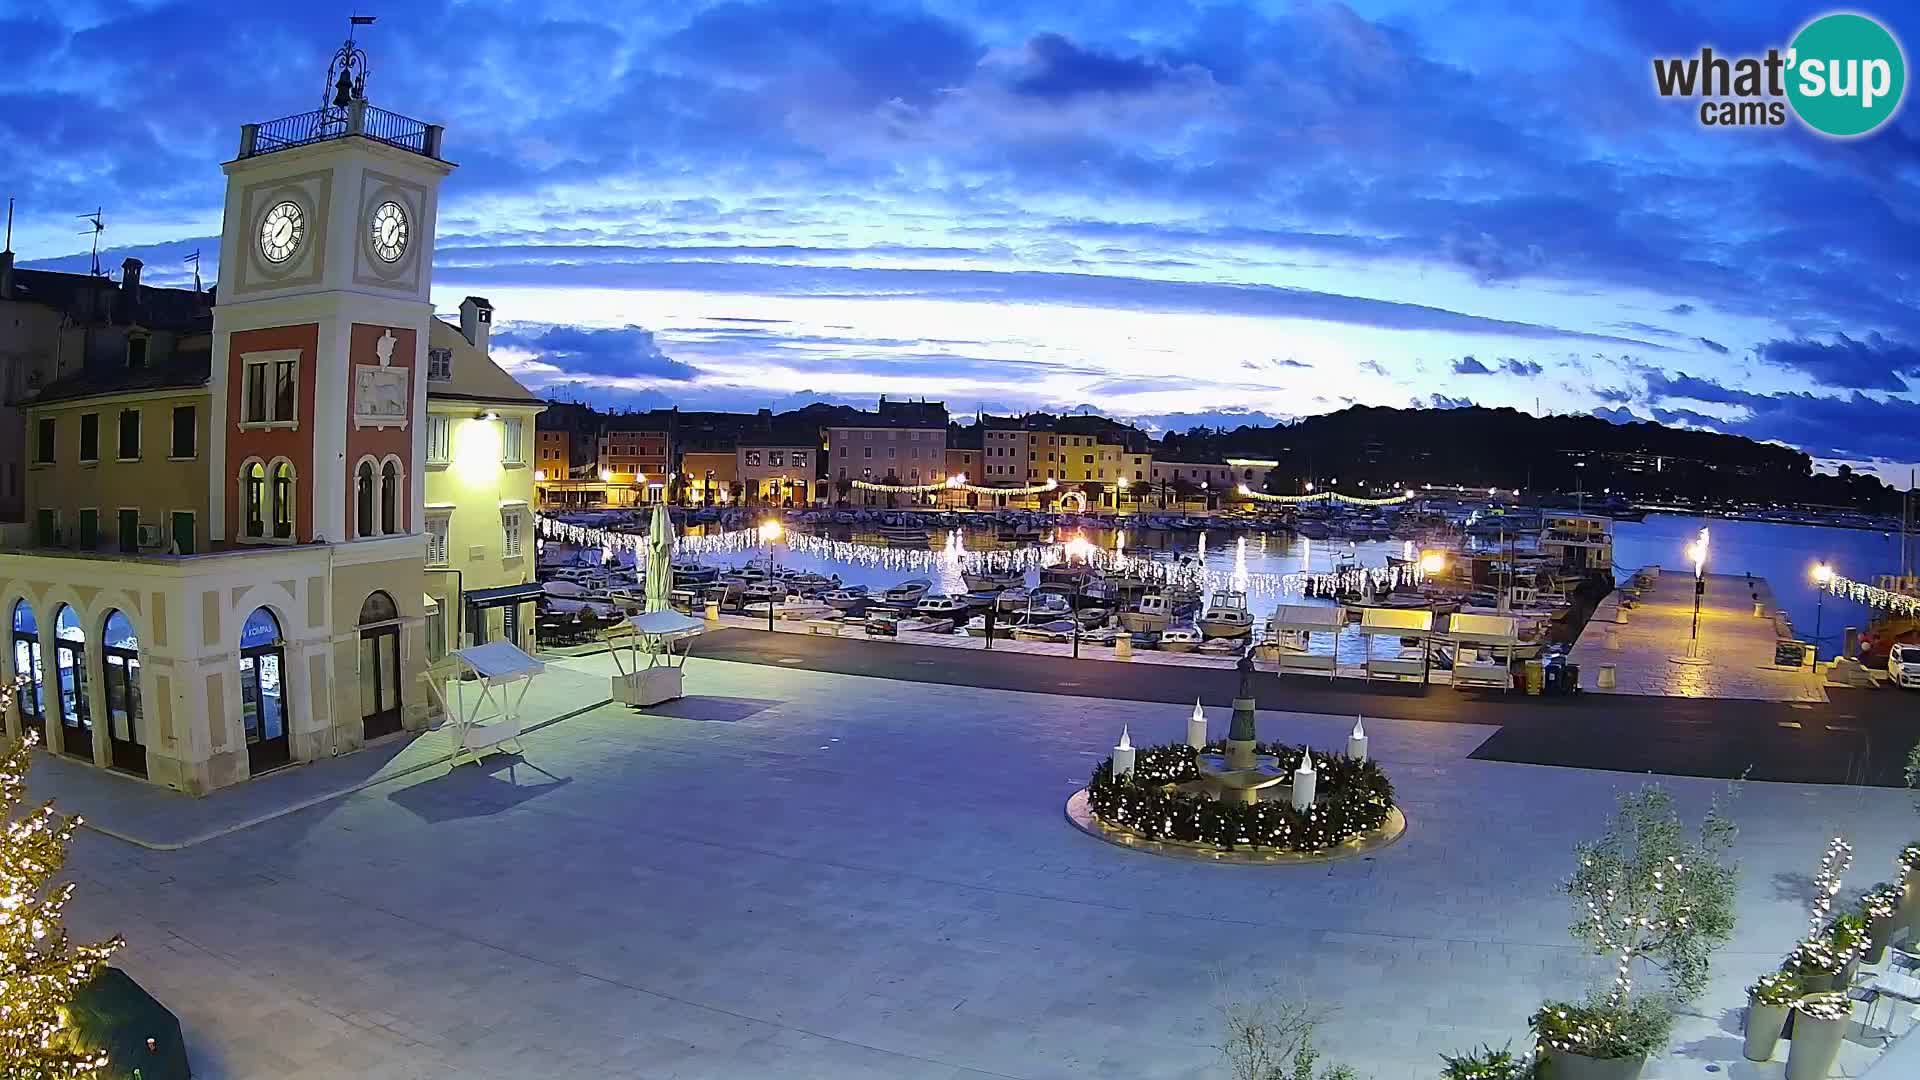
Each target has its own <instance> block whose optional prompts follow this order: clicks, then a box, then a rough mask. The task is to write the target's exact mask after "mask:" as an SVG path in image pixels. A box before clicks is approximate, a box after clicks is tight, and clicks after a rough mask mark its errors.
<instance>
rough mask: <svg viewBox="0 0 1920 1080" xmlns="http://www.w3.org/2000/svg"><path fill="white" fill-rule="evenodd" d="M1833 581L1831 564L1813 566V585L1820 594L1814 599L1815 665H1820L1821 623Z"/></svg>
mask: <svg viewBox="0 0 1920 1080" xmlns="http://www.w3.org/2000/svg"><path fill="white" fill-rule="evenodd" d="M1832 580H1833V566H1832V565H1831V564H1829V563H1815V564H1813V584H1814V587H1815V588H1816V589H1818V590H1819V592H1818V593H1817V594H1816V595H1815V596H1814V598H1813V663H1814V666H1815V667H1818V666H1819V665H1820V622H1821V618H1822V616H1824V615H1825V614H1826V607H1827V585H1828V583H1829V582H1831V581H1832Z"/></svg>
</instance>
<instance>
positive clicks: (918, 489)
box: [852, 476, 1060, 495]
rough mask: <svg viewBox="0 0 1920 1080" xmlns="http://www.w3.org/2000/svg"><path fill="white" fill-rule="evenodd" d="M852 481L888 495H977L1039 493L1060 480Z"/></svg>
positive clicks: (948, 479)
mask: <svg viewBox="0 0 1920 1080" xmlns="http://www.w3.org/2000/svg"><path fill="white" fill-rule="evenodd" d="M852 483H853V486H854V488H855V489H857V490H859V491H878V492H882V493H884V494H888V495H932V494H935V493H936V492H941V491H971V492H974V493H975V494H978V495H1039V494H1042V493H1044V492H1048V491H1053V490H1055V489H1057V488H1058V487H1059V486H1060V481H1058V480H1054V479H1052V478H1048V480H1047V481H1046V482H1045V483H1042V484H1030V485H1028V486H1026V487H993V486H990V485H987V484H973V483H968V482H967V478H966V477H965V476H949V477H947V478H946V479H945V480H936V481H934V482H933V483H931V484H876V483H874V482H873V481H871V480H855V481H852Z"/></svg>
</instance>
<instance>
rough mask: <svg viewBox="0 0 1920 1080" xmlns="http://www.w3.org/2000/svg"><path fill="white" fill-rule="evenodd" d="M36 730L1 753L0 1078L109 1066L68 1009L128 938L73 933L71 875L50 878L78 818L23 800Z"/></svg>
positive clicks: (57, 1075) (6, 702) (2, 699)
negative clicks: (81, 939)
mask: <svg viewBox="0 0 1920 1080" xmlns="http://www.w3.org/2000/svg"><path fill="white" fill-rule="evenodd" d="M12 704H13V688H12V687H11V686H9V687H6V688H4V689H3V690H0V714H4V712H5V710H6V709H8V708H10V707H11V706H12ZM38 738H39V736H38V735H34V734H29V735H28V736H27V738H25V739H23V740H20V741H18V742H15V743H14V744H13V745H11V746H9V747H8V748H7V749H6V751H5V752H4V753H3V754H0V804H4V813H5V819H6V820H5V832H4V835H0V1080H64V1078H67V1077H80V1076H88V1075H92V1074H95V1073H98V1072H99V1071H100V1070H102V1069H104V1068H106V1066H107V1058H106V1055H105V1054H102V1053H97V1052H86V1051H82V1050H80V1049H78V1048H76V1047H75V1046H74V1045H73V1038H72V1028H71V1026H70V1023H69V1016H68V1008H69V1006H70V1005H71V1003H72V1002H73V999H74V995H75V994H76V993H78V992H79V991H80V989H81V988H82V987H85V986H86V985H87V984H88V983H89V982H91V981H93V978H94V976H95V975H97V974H99V972H100V970H101V969H102V968H103V967H105V966H106V963H107V959H108V958H109V957H111V956H112V955H113V954H114V953H115V952H116V951H117V950H118V949H119V948H120V947H121V945H122V944H124V943H123V942H122V941H121V940H120V938H118V937H114V938H110V939H108V940H106V941H103V942H101V943H99V944H97V945H81V944H76V943H75V942H74V941H72V940H71V939H70V938H68V937H67V931H66V927H65V925H64V923H63V919H64V917H65V914H66V906H67V900H68V899H69V898H70V897H71V896H72V895H73V884H72V883H71V882H66V883H60V884H56V883H55V882H54V880H53V879H54V877H55V876H56V875H58V874H59V873H60V870H61V868H62V867H63V866H64V865H65V864H66V861H67V843H68V841H69V840H71V839H72V838H73V831H74V829H75V828H77V827H78V826H79V825H80V819H79V818H78V817H66V816H64V815H62V814H60V813H59V812H58V811H56V810H55V809H54V808H53V804H52V803H43V804H41V805H40V806H38V807H32V808H29V807H28V806H27V805H26V794H27V770H28V767H29V766H30V765H31V756H30V755H31V748H32V746H33V745H34V743H35V742H36V741H37V740H38Z"/></svg>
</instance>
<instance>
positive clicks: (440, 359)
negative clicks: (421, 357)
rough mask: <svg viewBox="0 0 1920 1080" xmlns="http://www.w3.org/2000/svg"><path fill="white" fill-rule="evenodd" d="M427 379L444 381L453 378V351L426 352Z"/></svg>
mask: <svg viewBox="0 0 1920 1080" xmlns="http://www.w3.org/2000/svg"><path fill="white" fill-rule="evenodd" d="M427 378H429V379H433V380H435V381H444V380H446V379H451V378H453V350H452V349H428V350H427Z"/></svg>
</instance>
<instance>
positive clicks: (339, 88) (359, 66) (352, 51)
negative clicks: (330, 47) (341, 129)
mask: <svg viewBox="0 0 1920 1080" xmlns="http://www.w3.org/2000/svg"><path fill="white" fill-rule="evenodd" d="M373 20H374V16H372V15H352V16H348V18H347V40H346V42H345V44H343V45H341V46H340V50H339V51H338V52H336V53H334V54H333V60H332V62H331V63H329V64H328V65H327V85H328V86H329V87H331V88H332V94H333V98H332V101H331V102H329V101H328V100H327V96H326V95H325V94H322V95H321V108H323V109H324V108H327V107H328V106H329V105H331V106H332V107H333V108H335V109H344V108H346V107H347V106H349V105H352V104H353V103H354V102H356V101H360V102H364V101H366V100H367V51H366V50H365V49H362V48H361V47H360V46H359V45H358V44H357V43H355V41H354V40H353V35H354V33H355V28H356V27H361V26H372V25H373Z"/></svg>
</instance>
